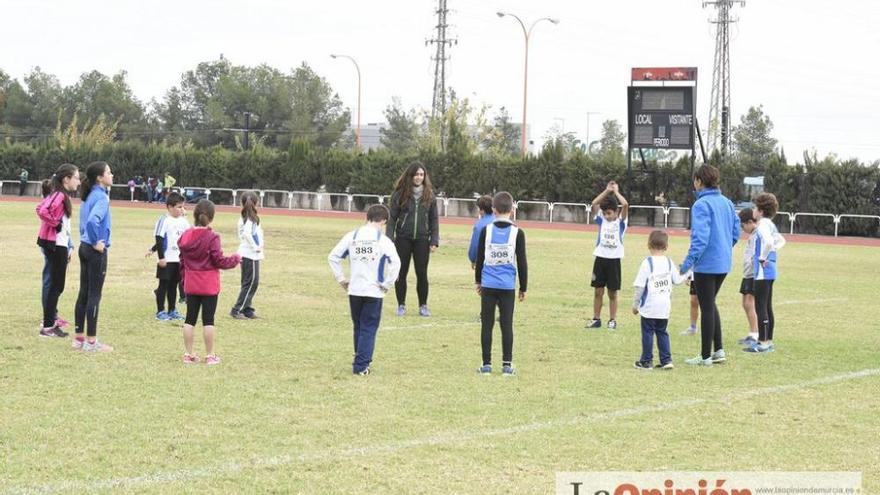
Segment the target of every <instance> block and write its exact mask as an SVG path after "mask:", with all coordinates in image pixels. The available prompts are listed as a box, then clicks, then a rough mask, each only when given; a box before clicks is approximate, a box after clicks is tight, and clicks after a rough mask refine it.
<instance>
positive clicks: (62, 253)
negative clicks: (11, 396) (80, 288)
mask: <svg viewBox="0 0 880 495" xmlns="http://www.w3.org/2000/svg"><path fill="white" fill-rule="evenodd" d="M51 187H52V191H51V192H50V193H49V195H48V196H46V197H45V198H44V199H43V201H42V202H40V204H39V205H38V206H37V216H38V217H40V232H39V233H38V234H37V245H39V246H40V249H41V250H42V251H43V257H44V258H45V260H46V267H45V268H44V270H43V273H44V275H46V274H47V275H48V278H47V280H44V282H48V284H47V285H48V287H49V289H48V291H47V292H46V297H44V298H43V324H42V326H41V327H40V336H41V337H67V332H64V331H63V330H61V326H62V323H64V322H62V321H61V320H59V319H58V318H57V315H58V299H59V298H60V297H61V293H63V292H64V282H65V279H66V277H67V263H68V262H69V261H70V256H71V254H72V253H73V239H71V229H70V214H71V212H72V206H71V204H70V194H71V193H73V192H75V191H76V190H77V188H79V169H77V168H76V165H71V164H69V163H65V164H64V165H61V166H60V167H58V170H56V171H55V174H54V175H53V176H52V179H51Z"/></svg>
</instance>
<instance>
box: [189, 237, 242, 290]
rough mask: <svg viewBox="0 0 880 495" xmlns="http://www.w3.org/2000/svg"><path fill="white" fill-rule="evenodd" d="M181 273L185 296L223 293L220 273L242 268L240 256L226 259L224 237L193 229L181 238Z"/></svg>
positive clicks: (235, 255)
mask: <svg viewBox="0 0 880 495" xmlns="http://www.w3.org/2000/svg"><path fill="white" fill-rule="evenodd" d="M177 245H178V247H180V273H181V275H182V278H183V292H184V293H185V294H193V295H197V296H216V295H217V294H219V293H220V270H228V269H230V268H235V267H236V266H238V263H239V261H241V257H240V256H239V255H237V254H234V255H232V256H224V255H223V249H222V248H221V247H220V236H219V235H217V233H216V232H214V231H213V230H211V228H210V227H193V228H191V229H189V230H187V231H186V232H184V233H183V235H182V236H180V240H179V241H178V242H177Z"/></svg>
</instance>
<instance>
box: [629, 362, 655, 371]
mask: <svg viewBox="0 0 880 495" xmlns="http://www.w3.org/2000/svg"><path fill="white" fill-rule="evenodd" d="M633 367H634V368H635V369H637V370H652V369H654V368H653V367H652V366H651V362H650V361H636V362H635V363H633Z"/></svg>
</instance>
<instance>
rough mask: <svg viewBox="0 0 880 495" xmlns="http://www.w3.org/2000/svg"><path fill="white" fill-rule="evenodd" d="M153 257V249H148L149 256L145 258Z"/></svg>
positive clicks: (146, 255)
mask: <svg viewBox="0 0 880 495" xmlns="http://www.w3.org/2000/svg"><path fill="white" fill-rule="evenodd" d="M152 255H153V250H152V249H148V250H147V254H145V255H144V258H149V257H150V256H152Z"/></svg>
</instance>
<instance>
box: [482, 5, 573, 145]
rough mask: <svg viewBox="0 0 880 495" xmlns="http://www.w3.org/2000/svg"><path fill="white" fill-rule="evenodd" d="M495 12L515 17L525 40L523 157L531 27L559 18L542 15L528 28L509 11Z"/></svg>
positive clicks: (556, 21)
mask: <svg viewBox="0 0 880 495" xmlns="http://www.w3.org/2000/svg"><path fill="white" fill-rule="evenodd" d="M497 14H498V17H504V16H507V15H509V16H510V17H513V18H514V19H516V21H517V22H519V25H520V27H521V28H522V31H523V36H524V37H525V41H526V58H525V69H524V71H523V72H524V75H523V118H522V143H521V145H522V156H523V157H525V156H526V108H527V106H528V105H527V104H528V98H529V38H530V37H531V35H532V29H534V28H535V25H536V24H538V23H539V22H541V21H550V22H552V23H553V24H559V19H551V18H550V17H542V18H540V19H538V20H537V21H535V22H533V23H532V25H531V26H529V28H528V29H526V24H525V23H524V22H523V21H522V19H520V18H519V16H518V15H516V14H511V13H509V12H498V13H497Z"/></svg>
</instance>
